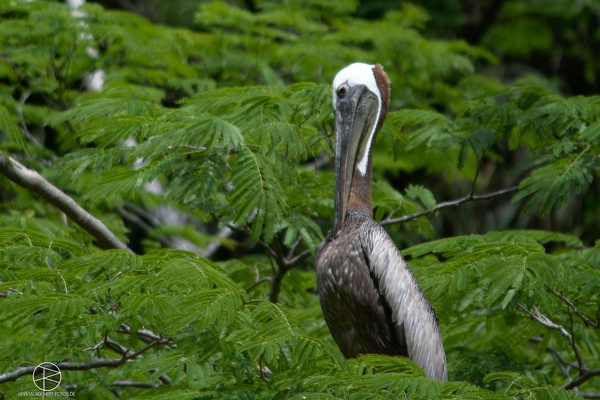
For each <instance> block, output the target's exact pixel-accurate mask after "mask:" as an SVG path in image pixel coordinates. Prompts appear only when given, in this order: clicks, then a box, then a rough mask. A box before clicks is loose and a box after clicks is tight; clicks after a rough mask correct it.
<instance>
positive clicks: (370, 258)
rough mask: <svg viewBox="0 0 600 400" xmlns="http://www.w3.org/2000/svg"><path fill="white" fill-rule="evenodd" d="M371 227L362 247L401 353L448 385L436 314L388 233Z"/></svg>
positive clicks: (380, 228) (431, 375)
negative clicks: (387, 311) (388, 314)
mask: <svg viewBox="0 0 600 400" xmlns="http://www.w3.org/2000/svg"><path fill="white" fill-rule="evenodd" d="M369 225H372V226H369V227H366V229H364V230H363V231H365V232H368V234H367V235H364V236H362V237H361V246H362V250H363V253H364V256H365V258H366V261H367V265H368V266H369V270H370V273H371V278H372V279H373V282H374V284H375V286H376V288H377V291H378V293H379V296H380V298H381V299H382V300H383V301H385V303H387V305H386V306H385V307H386V308H387V309H388V310H389V313H391V315H390V317H391V323H392V324H393V326H394V328H395V332H396V336H397V340H398V345H399V346H400V348H401V353H403V354H407V356H408V358H410V359H412V360H413V361H414V362H416V363H417V364H419V365H420V366H421V367H422V368H423V370H424V371H425V373H426V374H427V376H429V377H430V378H435V379H438V380H444V381H445V380H447V371H446V355H445V352H444V346H443V343H442V337H441V335H440V331H439V327H438V321H437V317H436V315H435V311H434V310H433V308H432V307H431V305H430V304H429V302H428V301H427V299H426V298H425V294H424V293H423V290H422V289H421V287H420V286H419V283H418V282H417V279H416V278H415V276H414V275H413V273H412V271H411V270H410V268H409V267H408V265H407V263H406V261H405V260H404V258H403V257H402V255H401V254H400V251H399V250H398V248H397V247H396V245H395V244H394V242H393V241H392V239H391V238H390V236H389V235H388V234H387V232H386V231H385V229H383V228H382V227H381V226H380V225H379V224H377V223H376V222H375V221H373V220H370V222H369Z"/></svg>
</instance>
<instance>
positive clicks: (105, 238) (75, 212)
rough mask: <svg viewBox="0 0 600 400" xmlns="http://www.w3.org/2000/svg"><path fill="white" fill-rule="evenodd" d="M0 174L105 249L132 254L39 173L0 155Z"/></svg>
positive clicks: (106, 229)
mask: <svg viewBox="0 0 600 400" xmlns="http://www.w3.org/2000/svg"><path fill="white" fill-rule="evenodd" d="M0 173H2V174H3V175H5V176H6V177H7V178H8V179H10V180H11V181H13V182H15V183H16V184H17V185H19V186H22V187H24V188H25V189H27V190H29V191H31V192H33V193H35V194H37V195H39V196H41V197H42V198H44V200H46V201H48V202H49V203H51V204H53V205H55V206H56V207H57V208H58V209H60V210H61V211H62V212H64V213H65V214H66V215H67V216H68V217H69V218H71V219H72V220H73V221H74V222H75V223H76V224H77V225H79V226H81V227H82V228H83V229H84V230H85V231H86V232H88V233H89V234H90V235H92V236H93V237H94V238H95V239H96V240H97V241H98V243H100V245H101V246H102V247H104V248H105V249H121V250H126V251H129V252H131V253H133V251H131V249H129V248H128V247H127V245H126V244H125V243H123V242H122V241H121V240H120V239H119V238H118V237H117V236H116V235H115V234H114V233H112V232H111V231H110V229H108V228H107V227H106V225H104V223H103V222H102V221H100V220H99V219H98V218H96V217H94V216H93V215H92V214H90V213H89V212H87V211H86V210H85V209H84V208H83V207H81V206H80V205H79V204H77V202H76V201H75V200H73V199H72V198H71V197H69V196H67V195H66V194H65V193H64V192H63V191H61V190H60V189H58V188H57V187H56V186H54V185H52V184H51V183H50V182H48V181H47V180H46V179H45V178H44V177H43V176H41V175H40V174H39V173H37V171H34V170H31V169H29V168H26V167H25V166H23V165H22V164H21V163H19V162H18V161H17V160H15V159H13V158H11V157H7V156H5V155H4V154H1V153H0Z"/></svg>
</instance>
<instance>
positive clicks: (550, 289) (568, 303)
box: [546, 286, 599, 328]
mask: <svg viewBox="0 0 600 400" xmlns="http://www.w3.org/2000/svg"><path fill="white" fill-rule="evenodd" d="M546 289H548V291H549V292H550V293H552V294H553V295H554V296H556V297H557V298H559V299H560V300H562V301H563V302H564V303H565V304H566V305H568V306H569V308H571V310H573V312H574V313H575V315H577V316H578V317H579V318H581V320H582V321H583V322H584V323H585V324H586V325H588V326H593V327H594V328H598V327H599V326H598V323H596V322H594V321H592V320H591V319H589V318H588V317H586V316H585V315H583V314H582V313H581V312H580V311H579V310H578V309H577V307H576V306H575V304H573V302H572V301H571V300H570V299H569V298H567V297H566V296H565V295H563V294H562V293H559V292H557V291H556V290H554V289H553V288H551V287H548V286H547V287H546Z"/></svg>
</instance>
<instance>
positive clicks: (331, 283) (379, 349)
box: [316, 63, 447, 381]
mask: <svg viewBox="0 0 600 400" xmlns="http://www.w3.org/2000/svg"><path fill="white" fill-rule="evenodd" d="M389 102H390V81H389V79H388V77H387V75H386V73H385V72H384V71H383V68H382V67H381V65H379V64H377V65H368V64H362V63H356V64H352V65H349V66H348V67H346V68H344V69H342V70H341V71H340V72H339V73H338V74H337V75H336V77H335V79H334V80H333V106H334V113H335V132H336V137H335V198H334V204H335V211H334V221H333V229H332V231H331V232H330V233H329V234H328V236H327V238H326V239H325V242H324V243H323V245H322V246H321V248H320V249H319V252H318V255H317V261H316V273H317V288H318V292H319V300H320V301H321V308H322V309H323V314H324V316H325V321H326V322H327V325H328V326H329V330H330V331H331V335H332V336H333V338H334V339H335V341H336V342H337V344H338V346H339V347H340V350H341V351H342V353H343V354H344V356H345V357H350V358H352V357H356V356H358V355H359V354H366V353H378V354H388V355H401V356H405V357H408V358H410V359H411V360H413V361H414V362H416V363H417V364H418V365H420V366H421V368H423V370H424V371H425V373H426V374H427V376H428V377H430V378H434V379H438V380H441V381H445V380H447V368H446V355H445V353H444V346H443V343H442V337H441V335H440V330H439V326H438V320H437V317H436V314H435V311H434V310H433V308H432V307H431V305H430V304H429V302H428V301H427V299H426V298H425V295H424V293H423V291H422V290H421V287H420V286H419V283H418V282H417V280H416V278H415V276H414V275H413V273H412V271H411V270H410V268H409V267H408V265H407V264H406V261H404V259H403V258H402V256H401V255H400V251H399V250H398V248H397V247H396V245H395V244H394V242H393V241H392V239H391V238H390V237H389V235H388V234H387V232H386V231H385V230H384V229H383V228H382V227H381V225H379V224H378V223H377V222H375V220H373V210H372V207H371V171H372V166H371V161H372V153H373V146H374V144H375V136H376V135H377V132H378V131H379V129H380V128H381V126H382V125H383V121H384V119H385V116H386V114H387V111H388V107H389Z"/></svg>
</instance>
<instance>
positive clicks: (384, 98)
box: [373, 64, 391, 130]
mask: <svg viewBox="0 0 600 400" xmlns="http://www.w3.org/2000/svg"><path fill="white" fill-rule="evenodd" d="M373 75H375V82H376V83H377V87H378V88H379V92H380V94H381V115H380V117H379V121H378V122H377V130H379V129H381V126H382V125H383V121H385V116H386V115H387V112H388V109H389V108H390V84H391V82H390V78H388V76H387V74H386V73H385V71H384V70H383V67H382V66H381V64H375V66H374V67H373Z"/></svg>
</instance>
